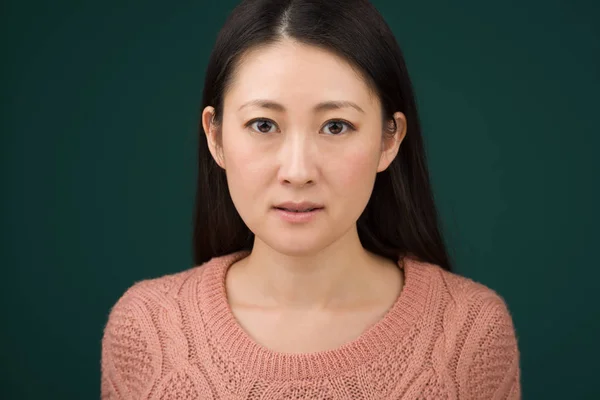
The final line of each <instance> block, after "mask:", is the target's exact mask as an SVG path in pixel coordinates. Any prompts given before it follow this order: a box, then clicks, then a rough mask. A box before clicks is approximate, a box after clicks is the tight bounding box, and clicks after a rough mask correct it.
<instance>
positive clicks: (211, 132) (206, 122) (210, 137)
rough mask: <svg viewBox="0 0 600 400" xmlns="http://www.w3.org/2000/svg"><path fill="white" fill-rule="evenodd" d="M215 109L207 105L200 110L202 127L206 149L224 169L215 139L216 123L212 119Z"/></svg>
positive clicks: (220, 152)
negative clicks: (206, 144)
mask: <svg viewBox="0 0 600 400" xmlns="http://www.w3.org/2000/svg"><path fill="white" fill-rule="evenodd" d="M214 118H215V109H214V108H213V107H211V106H207V107H206V108H205V109H204V110H203V111H202V128H203V129H204V133H205V134H206V142H207V143H208V149H209V150H210V154H211V155H212V157H213V159H214V160H215V162H216V163H217V164H218V165H219V167H221V168H223V169H225V162H224V160H223V156H222V151H221V150H220V146H219V145H218V141H217V134H218V133H217V125H216V123H215V121H214Z"/></svg>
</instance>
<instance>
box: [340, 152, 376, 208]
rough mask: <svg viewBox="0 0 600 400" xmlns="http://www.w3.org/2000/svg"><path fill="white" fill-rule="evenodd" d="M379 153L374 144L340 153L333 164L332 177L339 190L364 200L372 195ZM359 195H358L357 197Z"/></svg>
mask: <svg viewBox="0 0 600 400" xmlns="http://www.w3.org/2000/svg"><path fill="white" fill-rule="evenodd" d="M377 164H378V154H377V152H376V150H375V149H374V147H373V146H369V145H363V146H357V147H355V148H353V149H348V150H347V151H345V152H344V153H342V154H340V157H339V158H337V162H336V163H335V164H334V165H332V169H331V172H330V173H331V175H330V176H331V178H330V179H332V180H333V182H335V187H336V189H337V191H338V192H340V193H343V194H344V195H353V196H354V197H352V199H356V200H357V201H358V200H359V199H360V201H364V199H365V197H366V199H367V200H368V198H369V197H370V195H371V191H372V189H373V184H374V182H375V176H376V172H377ZM356 196H358V197H356Z"/></svg>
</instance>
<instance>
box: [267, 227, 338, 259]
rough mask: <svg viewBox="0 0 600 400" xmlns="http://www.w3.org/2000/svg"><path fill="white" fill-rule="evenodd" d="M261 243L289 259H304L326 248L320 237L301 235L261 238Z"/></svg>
mask: <svg viewBox="0 0 600 400" xmlns="http://www.w3.org/2000/svg"><path fill="white" fill-rule="evenodd" d="M262 241H263V242H264V243H265V244H266V245H267V246H268V247H270V248H271V249H273V250H274V251H276V252H278V253H280V254H284V255H286V256H290V257H305V256H310V255H313V254H316V253H319V252H320V251H321V250H323V249H324V248H325V247H326V243H324V240H323V238H322V237H319V236H318V235H314V234H312V235H311V234H309V233H303V234H299V235H283V234H282V235H280V236H278V237H269V238H263V239H262Z"/></svg>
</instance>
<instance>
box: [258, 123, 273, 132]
mask: <svg viewBox="0 0 600 400" xmlns="http://www.w3.org/2000/svg"><path fill="white" fill-rule="evenodd" d="M258 130H259V131H261V132H263V133H267V132H269V131H270V130H271V126H270V125H269V122H268V121H262V122H259V124H258Z"/></svg>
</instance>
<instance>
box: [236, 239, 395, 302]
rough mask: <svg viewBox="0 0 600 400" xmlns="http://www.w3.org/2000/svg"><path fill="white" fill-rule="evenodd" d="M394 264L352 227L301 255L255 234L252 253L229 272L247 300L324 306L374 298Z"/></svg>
mask: <svg viewBox="0 0 600 400" xmlns="http://www.w3.org/2000/svg"><path fill="white" fill-rule="evenodd" d="M390 267H396V265H395V263H393V262H392V261H390V260H388V259H385V258H383V257H380V256H378V255H375V254H373V253H370V252H368V251H367V250H365V249H364V248H363V247H362V244H361V243H360V240H359V238H358V233H357V231H356V229H354V230H352V231H350V232H348V233H347V234H346V235H345V236H344V237H343V238H341V239H340V240H338V241H337V242H335V243H333V244H332V245H330V246H328V247H326V248H324V249H322V250H320V251H318V252H315V253H310V254H308V253H307V254H300V255H289V254H282V253H280V252H278V251H276V250H274V249H273V248H271V247H269V246H267V245H266V244H265V243H264V242H262V241H260V240H259V239H258V238H255V242H254V246H253V249H252V252H251V253H250V255H249V256H248V257H246V258H244V259H242V260H240V261H239V262H238V263H236V264H234V265H232V267H231V269H230V273H229V274H231V275H232V276H233V275H237V276H238V277H239V279H237V282H243V287H239V286H238V287H237V288H236V291H237V293H238V296H236V297H238V299H240V300H241V301H243V302H244V303H248V302H251V303H253V305H255V306H259V307H263V308H270V309H298V310H300V309H302V310H314V311H321V310H335V309H340V308H347V307H357V306H359V305H363V304H365V303H370V302H374V301H376V299H377V297H378V296H377V295H378V293H381V290H382V289H383V288H384V287H385V286H384V285H385V284H386V282H385V279H382V276H383V275H382V270H383V269H387V271H388V272H389V271H390ZM385 276H386V277H389V276H390V275H389V274H386V275H385ZM388 283H389V282H388ZM239 284H241V283H239ZM240 293H241V295H240ZM250 299H251V300H250Z"/></svg>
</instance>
